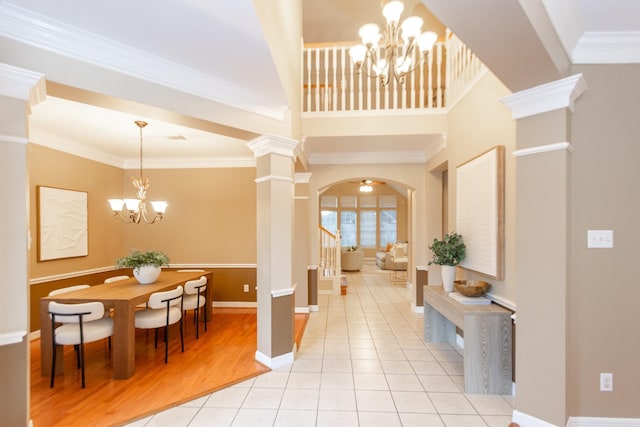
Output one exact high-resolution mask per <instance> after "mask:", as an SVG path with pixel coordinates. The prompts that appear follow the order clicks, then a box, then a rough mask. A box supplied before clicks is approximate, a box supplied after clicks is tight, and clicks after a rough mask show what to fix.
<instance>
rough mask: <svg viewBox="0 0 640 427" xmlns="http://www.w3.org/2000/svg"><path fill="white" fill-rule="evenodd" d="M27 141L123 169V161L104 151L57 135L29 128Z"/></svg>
mask: <svg viewBox="0 0 640 427" xmlns="http://www.w3.org/2000/svg"><path fill="white" fill-rule="evenodd" d="M29 140H30V141H31V143H33V144H36V145H41V146H43V147H47V148H51V149H52V150H57V151H61V152H63V153H67V154H71V155H73V156H78V157H82V158H84V159H88V160H93V161H95V162H98V163H104V164H105V165H109V166H115V167H117V168H122V169H124V160H123V159H122V158H120V157H117V156H113V155H111V154H109V153H107V152H105V151H102V150H97V149H95V148H92V147H89V146H87V145H85V144H81V143H79V142H76V141H74V140H70V139H67V138H61V137H60V136H58V135H55V134H52V133H50V132H45V131H42V130H40V129H37V128H33V127H32V128H31V135H30V137H29Z"/></svg>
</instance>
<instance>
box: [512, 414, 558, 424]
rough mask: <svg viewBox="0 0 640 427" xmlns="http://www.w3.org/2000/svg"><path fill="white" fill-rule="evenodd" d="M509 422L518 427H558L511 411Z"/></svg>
mask: <svg viewBox="0 0 640 427" xmlns="http://www.w3.org/2000/svg"><path fill="white" fill-rule="evenodd" d="M511 420H512V421H513V422H514V423H518V424H519V425H520V427H558V426H557V425H555V424H551V423H548V422H546V421H543V420H540V419H538V418H536V417H532V416H531V415H527V414H525V413H523V412H520V411H516V410H514V411H513V416H512V419H511Z"/></svg>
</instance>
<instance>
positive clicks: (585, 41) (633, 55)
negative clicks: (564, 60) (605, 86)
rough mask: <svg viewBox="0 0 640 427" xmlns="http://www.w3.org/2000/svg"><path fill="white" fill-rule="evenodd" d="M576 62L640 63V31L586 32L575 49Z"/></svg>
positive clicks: (573, 58)
mask: <svg viewBox="0 0 640 427" xmlns="http://www.w3.org/2000/svg"><path fill="white" fill-rule="evenodd" d="M572 61H573V63H574V64H637V63H640V32H637V31H626V32H599V33H595V32H590V33H584V34H583V35H582V37H581V38H580V41H579V42H578V45H577V46H576V47H575V49H574V50H573V54H572Z"/></svg>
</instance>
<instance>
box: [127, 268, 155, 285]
mask: <svg viewBox="0 0 640 427" xmlns="http://www.w3.org/2000/svg"><path fill="white" fill-rule="evenodd" d="M161 271H162V268H161V267H156V266H155V265H143V266H141V267H136V268H134V269H133V275H134V277H135V278H136V280H138V283H140V284H143V285H148V284H151V283H153V282H155V281H156V280H158V276H160V272H161Z"/></svg>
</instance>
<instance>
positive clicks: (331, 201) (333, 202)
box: [320, 196, 338, 209]
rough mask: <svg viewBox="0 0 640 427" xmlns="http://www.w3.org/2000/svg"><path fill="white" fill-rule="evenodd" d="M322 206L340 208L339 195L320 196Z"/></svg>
mask: <svg viewBox="0 0 640 427" xmlns="http://www.w3.org/2000/svg"><path fill="white" fill-rule="evenodd" d="M320 207H321V208H334V209H337V208H338V197H337V196H322V197H320Z"/></svg>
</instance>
